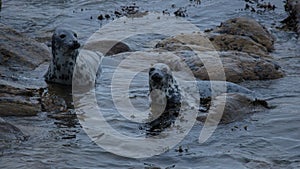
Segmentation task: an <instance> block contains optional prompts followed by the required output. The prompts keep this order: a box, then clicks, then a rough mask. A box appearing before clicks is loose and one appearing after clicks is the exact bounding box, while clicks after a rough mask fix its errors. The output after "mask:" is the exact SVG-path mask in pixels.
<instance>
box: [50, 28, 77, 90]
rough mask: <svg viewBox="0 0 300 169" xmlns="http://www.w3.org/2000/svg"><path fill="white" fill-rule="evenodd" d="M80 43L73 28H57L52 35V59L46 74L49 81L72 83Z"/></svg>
mask: <svg viewBox="0 0 300 169" xmlns="http://www.w3.org/2000/svg"><path fill="white" fill-rule="evenodd" d="M79 47H80V43H79V42H78V39H77V34H76V33H75V32H73V31H71V30H66V29H56V30H55V32H54V34H53V36H52V56H53V57H52V60H51V63H50V65H49V68H48V71H47V73H46V74H45V79H46V81H47V82H53V83H59V84H64V85H71V84H72V76H73V71H74V66H75V64H76V59H77V56H78V48H79Z"/></svg>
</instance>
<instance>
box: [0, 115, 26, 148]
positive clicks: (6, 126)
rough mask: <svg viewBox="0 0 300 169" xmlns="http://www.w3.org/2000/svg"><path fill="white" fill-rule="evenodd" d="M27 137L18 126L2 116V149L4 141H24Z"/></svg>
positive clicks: (0, 127)
mask: <svg viewBox="0 0 300 169" xmlns="http://www.w3.org/2000/svg"><path fill="white" fill-rule="evenodd" d="M26 138H27V136H25V135H24V133H23V132H22V131H21V130H20V129H19V128H18V127H16V126H14V125H12V124H10V123H8V122H6V121H5V120H4V119H2V118H1V117H0V142H1V144H0V149H1V148H3V147H2V146H3V144H2V143H7V142H11V141H23V140H25V139H26Z"/></svg>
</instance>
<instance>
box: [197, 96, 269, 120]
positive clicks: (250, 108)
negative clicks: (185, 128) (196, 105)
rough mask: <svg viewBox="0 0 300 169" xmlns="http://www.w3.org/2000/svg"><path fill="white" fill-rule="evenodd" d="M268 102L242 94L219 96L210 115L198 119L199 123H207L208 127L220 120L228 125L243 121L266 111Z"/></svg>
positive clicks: (211, 107)
mask: <svg viewBox="0 0 300 169" xmlns="http://www.w3.org/2000/svg"><path fill="white" fill-rule="evenodd" d="M259 103H261V104H259ZM265 104H266V102H265V101H263V100H258V99H256V98H251V97H248V96H247V95H243V94H240V93H227V94H222V95H220V96H217V97H216V98H215V99H214V102H212V104H211V106H210V110H209V114H202V115H199V116H198V117H197V120H198V121H201V122H206V124H207V125H215V124H217V123H218V120H219V119H220V123H221V124H228V123H232V122H235V121H238V120H242V119H244V118H245V117H247V115H250V114H252V113H255V112H257V111H263V110H265V109H266V107H265Z"/></svg>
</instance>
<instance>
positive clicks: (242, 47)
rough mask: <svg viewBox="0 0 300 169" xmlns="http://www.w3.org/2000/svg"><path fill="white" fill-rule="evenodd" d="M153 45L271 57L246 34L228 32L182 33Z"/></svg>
mask: <svg viewBox="0 0 300 169" xmlns="http://www.w3.org/2000/svg"><path fill="white" fill-rule="evenodd" d="M205 36H207V37H205ZM155 47H156V48H161V49H165V50H168V51H180V50H197V51H205V50H217V51H239V52H246V53H249V54H256V55H259V56H262V57H268V58H271V56H270V55H269V52H268V49H267V48H266V47H265V46H263V45H261V44H260V43H257V42H255V41H253V40H252V39H251V38H249V37H247V36H236V35H229V34H212V35H203V34H200V33H193V34H182V35H177V36H175V37H170V38H166V39H164V40H162V41H160V42H159V43H157V44H156V46H155Z"/></svg>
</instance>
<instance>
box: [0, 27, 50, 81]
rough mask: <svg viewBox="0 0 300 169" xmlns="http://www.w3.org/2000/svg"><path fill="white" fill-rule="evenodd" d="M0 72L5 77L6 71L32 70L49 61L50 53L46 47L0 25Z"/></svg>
mask: <svg viewBox="0 0 300 169" xmlns="http://www.w3.org/2000/svg"><path fill="white" fill-rule="evenodd" d="M0 30H1V31H0V43H1V45H0V70H1V72H2V73H3V72H4V73H3V74H2V73H1V75H2V76H5V74H6V73H5V72H7V71H14V72H15V71H19V72H21V71H26V70H34V69H35V68H37V67H38V66H39V65H40V64H42V63H44V62H46V61H49V60H50V58H51V55H50V51H49V49H48V47H47V46H46V45H43V44H41V43H38V42H36V41H34V40H33V39H30V38H27V37H25V36H24V35H22V34H20V33H19V32H17V31H15V30H13V29H11V28H9V27H7V26H5V25H3V24H0Z"/></svg>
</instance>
